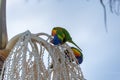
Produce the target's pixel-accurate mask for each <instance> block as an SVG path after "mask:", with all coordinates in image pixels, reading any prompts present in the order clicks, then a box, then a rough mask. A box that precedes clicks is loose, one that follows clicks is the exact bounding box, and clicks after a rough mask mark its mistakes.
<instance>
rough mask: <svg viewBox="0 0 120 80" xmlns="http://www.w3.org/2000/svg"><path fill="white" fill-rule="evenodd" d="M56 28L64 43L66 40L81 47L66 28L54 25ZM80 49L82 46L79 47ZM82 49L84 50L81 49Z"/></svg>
mask: <svg viewBox="0 0 120 80" xmlns="http://www.w3.org/2000/svg"><path fill="white" fill-rule="evenodd" d="M53 29H54V30H56V31H57V35H58V36H59V38H60V39H61V40H62V42H63V43H65V42H67V41H68V42H70V43H72V44H74V45H75V46H76V47H77V48H79V47H78V46H77V45H76V44H75V43H74V42H73V41H72V38H71V36H70V33H69V32H68V31H67V30H66V29H65V28H62V27H54V28H53ZM79 49H80V48H79ZM80 51H82V50H81V49H80Z"/></svg>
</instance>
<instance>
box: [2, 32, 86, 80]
mask: <svg viewBox="0 0 120 80" xmlns="http://www.w3.org/2000/svg"><path fill="white" fill-rule="evenodd" d="M18 36H19V38H17V39H16V44H15V46H14V47H13V48H12V50H11V52H10V54H9V55H8V57H7V59H6V61H5V62H4V65H3V69H2V72H1V77H0V80H85V79H84V77H83V73H82V71H81V68H80V66H79V65H78V64H77V63H76V62H70V61H69V60H68V59H67V58H66V57H65V53H64V50H66V49H67V50H68V51H69V52H70V53H71V54H70V55H71V56H72V57H73V58H72V59H74V61H76V58H75V56H74V55H73V52H72V50H71V49H70V47H69V45H67V44H63V45H59V46H54V45H52V44H51V43H50V41H51V39H52V37H51V36H50V35H48V34H46V33H38V34H32V33H30V31H26V32H24V33H21V34H19V35H17V37H18ZM15 37H16V36H15ZM51 64H53V68H50V66H51Z"/></svg>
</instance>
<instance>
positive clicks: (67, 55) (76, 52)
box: [50, 47, 83, 68]
mask: <svg viewBox="0 0 120 80" xmlns="http://www.w3.org/2000/svg"><path fill="white" fill-rule="evenodd" d="M71 50H72V51H73V54H74V55H75V58H76V59H77V62H76V63H77V64H81V63H82V62H83V54H82V52H81V51H80V50H78V49H77V48H75V47H71ZM64 53H65V58H68V59H69V61H70V62H72V61H73V59H72V58H70V52H69V51H68V50H65V51H64ZM59 62H61V59H59ZM50 68H53V63H52V64H51V65H50Z"/></svg>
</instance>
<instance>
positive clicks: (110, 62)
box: [7, 0, 120, 80]
mask: <svg viewBox="0 0 120 80" xmlns="http://www.w3.org/2000/svg"><path fill="white" fill-rule="evenodd" d="M119 21H120V16H116V15H115V14H112V13H110V11H109V9H108V10H107V25H108V33H106V32H105V27H104V14H103V8H102V6H101V5H100V3H99V0H69V1H68V0H29V1H28V2H27V0H7V29H8V37H9V39H10V38H12V37H13V36H15V35H16V34H18V33H21V32H24V31H26V30H30V31H31V32H32V33H39V32H45V33H48V34H50V33H51V29H52V28H53V27H55V26H61V27H65V28H66V29H67V30H68V31H69V32H70V34H71V36H72V38H73V41H75V43H77V45H79V46H80V47H81V49H82V50H83V55H84V61H83V63H82V64H81V65H80V66H81V68H82V71H83V74H84V77H85V78H86V79H87V80H120V69H119V68H120V58H119V56H120V22H119Z"/></svg>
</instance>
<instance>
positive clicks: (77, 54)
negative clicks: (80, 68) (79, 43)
mask: <svg viewBox="0 0 120 80" xmlns="http://www.w3.org/2000/svg"><path fill="white" fill-rule="evenodd" d="M71 49H72V51H73V54H74V55H75V58H76V59H77V62H76V63H77V64H81V63H82V61H83V54H82V52H81V51H80V50H78V49H77V48H75V47H71ZM64 52H65V55H66V56H65V57H67V58H68V59H69V61H73V59H72V58H70V52H69V51H68V50H65V51H64Z"/></svg>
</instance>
